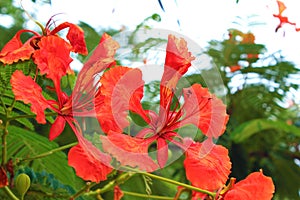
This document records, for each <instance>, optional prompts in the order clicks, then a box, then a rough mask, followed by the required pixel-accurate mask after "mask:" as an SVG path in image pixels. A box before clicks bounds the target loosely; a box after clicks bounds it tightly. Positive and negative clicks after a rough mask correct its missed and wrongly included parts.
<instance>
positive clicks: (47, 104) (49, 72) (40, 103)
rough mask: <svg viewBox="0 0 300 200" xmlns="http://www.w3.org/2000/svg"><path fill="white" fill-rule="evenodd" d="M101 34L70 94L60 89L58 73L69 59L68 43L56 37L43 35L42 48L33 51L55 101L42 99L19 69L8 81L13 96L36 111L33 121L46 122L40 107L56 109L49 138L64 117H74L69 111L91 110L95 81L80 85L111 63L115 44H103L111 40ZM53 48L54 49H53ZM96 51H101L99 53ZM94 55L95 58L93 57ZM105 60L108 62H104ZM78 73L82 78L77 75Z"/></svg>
mask: <svg viewBox="0 0 300 200" xmlns="http://www.w3.org/2000/svg"><path fill="white" fill-rule="evenodd" d="M104 37H105V38H106V40H102V42H101V43H100V44H99V46H98V47H97V49H96V51H95V52H94V53H93V55H92V56H91V58H93V59H94V60H95V61H94V63H92V62H88V63H89V64H88V65H84V67H83V70H82V71H83V73H85V72H89V73H87V74H86V76H83V75H81V73H80V75H79V76H78V81H77V84H76V86H75V89H74V90H73V94H72V95H71V96H70V97H68V95H67V94H65V93H64V92H63V91H61V88H60V80H61V77H62V76H63V75H65V74H66V72H67V70H68V69H69V61H68V60H66V59H65V57H66V56H67V54H68V53H69V51H68V46H66V45H64V44H65V42H64V40H62V39H61V38H59V37H56V36H48V37H43V38H42V39H41V41H40V44H41V47H44V48H43V49H40V50H37V51H36V56H38V59H36V60H35V61H36V62H37V63H39V64H38V67H39V68H40V70H41V73H42V74H46V77H48V78H51V79H52V80H53V82H54V87H55V91H56V94H57V101H55V100H46V99H45V98H44V97H43V95H42V89H41V87H40V86H39V85H38V84H37V83H36V82H34V80H32V78H31V77H29V76H25V75H24V74H23V72H21V71H19V70H17V71H15V72H14V73H13V75H12V78H11V85H12V90H13V92H14V94H15V98H16V99H17V100H23V101H24V103H27V104H28V103H30V104H31V111H32V112H33V113H35V114H37V121H38V122H39V123H46V120H45V114H44V110H45V109H46V108H50V109H52V110H53V111H55V112H57V113H58V117H57V118H56V120H55V122H54V123H53V125H52V127H51V129H50V134H49V139H50V140H53V139H55V138H56V137H57V136H58V135H60V134H61V132H62V131H63V129H64V126H65V123H66V121H68V120H67V119H69V120H70V121H73V120H74V118H73V115H76V116H87V115H92V114H93V113H94V111H93V109H94V104H93V103H94V102H93V97H94V94H95V90H96V88H97V85H94V86H92V87H88V88H86V87H83V85H84V84H85V83H86V84H88V83H87V82H86V79H87V78H89V81H91V82H92V80H94V76H95V75H96V74H97V73H98V72H100V71H102V70H104V69H106V68H107V67H109V66H110V65H112V64H114V60H113V59H112V57H113V56H114V54H113V53H112V52H115V50H116V49H115V48H116V47H117V46H112V47H110V46H106V43H107V42H108V43H111V42H112V38H110V37H107V35H104ZM55 45H60V46H59V48H55ZM109 48H111V49H109ZM55 49H58V50H57V52H56V50H55ZM47 50H48V51H47ZM47 53H49V54H47ZM97 54H98V55H97ZM47 55H48V56H47ZM99 55H101V57H100V56H99ZM96 57H97V58H98V59H99V60H96ZM108 60H109V61H110V62H107V61H108ZM93 64H95V66H93ZM87 68H88V69H87ZM81 77H84V78H82V79H81ZM83 93H85V94H86V95H85V96H84V98H83V95H82V94H83Z"/></svg>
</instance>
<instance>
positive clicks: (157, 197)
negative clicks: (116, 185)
mask: <svg viewBox="0 0 300 200" xmlns="http://www.w3.org/2000/svg"><path fill="white" fill-rule="evenodd" d="M122 192H123V194H125V195H130V196H135V197H142V198H145V199H166V200H173V199H174V197H165V196H158V195H148V194H141V193H136V192H128V191H123V190H122Z"/></svg>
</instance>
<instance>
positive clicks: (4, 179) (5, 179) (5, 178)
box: [0, 167, 8, 188]
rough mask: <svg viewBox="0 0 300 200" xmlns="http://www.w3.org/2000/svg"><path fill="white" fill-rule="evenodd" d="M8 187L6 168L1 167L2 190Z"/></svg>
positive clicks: (0, 186)
mask: <svg viewBox="0 0 300 200" xmlns="http://www.w3.org/2000/svg"><path fill="white" fill-rule="evenodd" d="M7 185H8V178H7V175H6V171H5V170H4V167H0V188H2V187H4V186H7Z"/></svg>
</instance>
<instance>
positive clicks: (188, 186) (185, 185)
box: [125, 167, 216, 198]
mask: <svg viewBox="0 0 300 200" xmlns="http://www.w3.org/2000/svg"><path fill="white" fill-rule="evenodd" d="M125 169H127V170H131V171H133V172H136V173H138V174H143V175H145V176H149V177H151V178H154V179H157V180H160V181H163V182H166V183H170V184H173V185H177V186H182V187H184V188H186V189H189V190H194V191H197V192H201V193H203V194H207V195H209V196H211V197H213V198H214V197H215V196H216V193H215V192H210V191H207V190H203V189H200V188H197V187H194V186H191V185H188V184H185V183H181V182H178V181H174V180H172V179H168V178H165V177H162V176H158V175H155V174H151V173H148V172H142V171H139V170H136V169H129V168H127V167H126V168H125Z"/></svg>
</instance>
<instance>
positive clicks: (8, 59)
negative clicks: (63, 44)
mask: <svg viewBox="0 0 300 200" xmlns="http://www.w3.org/2000/svg"><path fill="white" fill-rule="evenodd" d="M52 20H53V19H52V18H51V19H50V20H49V21H48V22H47V24H46V27H45V28H43V30H42V32H43V34H42V35H40V34H39V33H37V32H34V31H31V30H20V31H18V32H17V33H16V35H15V36H14V37H13V38H12V39H11V40H10V41H9V42H8V43H7V44H6V45H5V46H4V47H3V49H2V50H1V52H0V61H1V62H2V63H4V64H12V63H14V62H18V61H19V60H22V61H24V60H29V59H30V57H31V55H32V54H34V53H35V50H37V49H43V48H44V47H45V45H43V46H40V44H39V43H40V41H41V40H42V39H43V38H45V37H47V36H53V37H59V36H58V35H57V33H58V32H59V31H61V30H63V29H65V28H69V31H68V33H67V39H68V40H69V42H70V44H68V45H69V46H70V48H69V50H70V51H73V52H76V53H81V54H84V55H86V54H87V53H88V52H87V48H86V45H85V41H84V32H83V30H82V29H81V28H80V27H79V26H77V25H75V24H72V23H69V22H65V23H62V24H60V25H59V26H57V27H56V28H55V29H54V30H52V31H50V28H49V26H50V24H51V23H50V22H51V21H52ZM24 32H28V33H32V34H34V36H33V37H31V38H30V39H29V40H27V41H26V42H25V43H24V44H23V43H22V41H21V34H22V33H24ZM48 44H49V43H48ZM52 45H55V44H52ZM55 50H57V51H58V50H59V48H55ZM38 57H39V56H38V55H36V56H35V58H36V59H37V58H38ZM66 58H67V59H66V60H67V61H68V60H70V58H69V55H68V56H67V57H66ZM64 59H65V58H64ZM36 64H37V65H38V63H36Z"/></svg>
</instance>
